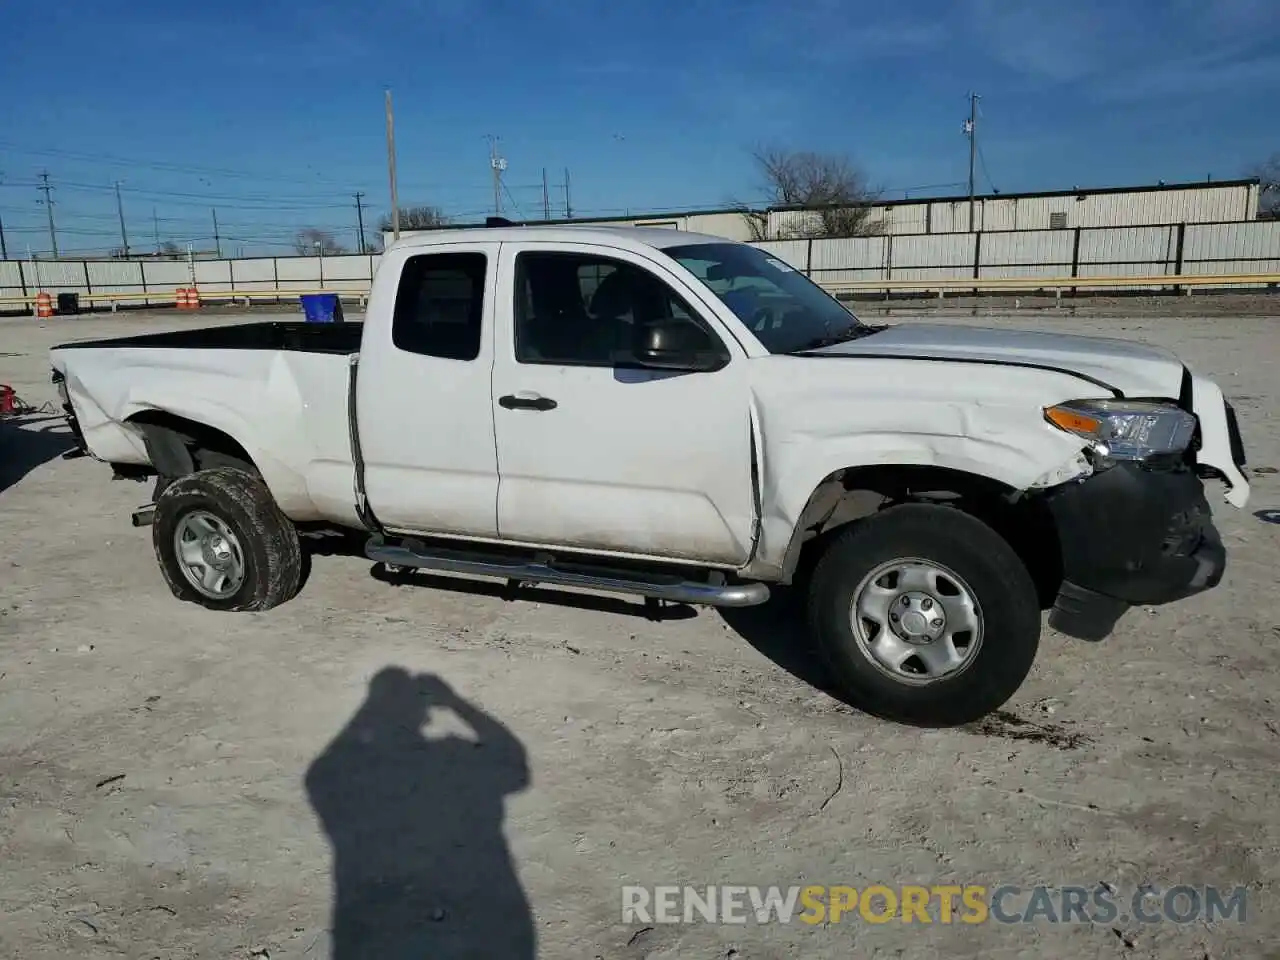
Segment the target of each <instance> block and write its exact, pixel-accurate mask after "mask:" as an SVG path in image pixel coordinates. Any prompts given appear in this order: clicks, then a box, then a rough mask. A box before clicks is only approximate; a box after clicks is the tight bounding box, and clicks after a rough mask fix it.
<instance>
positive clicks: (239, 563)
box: [151, 467, 302, 611]
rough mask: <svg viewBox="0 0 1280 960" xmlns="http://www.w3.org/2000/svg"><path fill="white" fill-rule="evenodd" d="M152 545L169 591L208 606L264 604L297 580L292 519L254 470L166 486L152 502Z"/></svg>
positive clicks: (191, 477) (288, 594) (224, 470)
mask: <svg viewBox="0 0 1280 960" xmlns="http://www.w3.org/2000/svg"><path fill="white" fill-rule="evenodd" d="M151 530H152V545H153V546H154V548H155V552H156V560H157V561H158V562H159V564H160V570H161V572H162V573H163V574H164V579H165V582H166V583H168V585H169V589H170V590H171V591H172V592H173V595H174V596H175V597H177V598H178V599H179V600H185V601H188V602H190V603H198V604H200V605H201V606H203V607H207V608H209V609H210V610H226V611H241V610H269V609H270V608H272V607H274V606H277V605H279V604H281V603H284V602H285V601H286V600H289V599H290V598H292V597H293V596H294V595H295V594H296V593H297V592H298V589H299V586H300V584H301V581H302V549H301V545H300V544H299V541H298V533H297V531H296V530H295V529H294V526H293V523H292V522H291V521H290V520H289V518H288V517H286V516H285V515H284V514H283V513H282V512H281V511H280V508H279V507H278V506H276V502H275V500H274V499H273V498H272V496H271V492H270V491H269V490H268V489H267V487H266V484H264V483H263V482H262V480H261V479H260V478H259V477H257V476H255V475H253V474H249V473H246V472H244V471H243V470H236V469H232V468H228V467H218V468H215V469H212V470H201V471H199V472H197V473H192V474H188V475H187V476H185V477H180V478H178V479H177V480H174V481H173V482H172V483H170V484H168V485H167V486H166V487H165V489H164V491H163V492H162V493H161V495H160V497H159V499H158V500H157V502H156V513H155V521H154V523H153V525H152V528H151Z"/></svg>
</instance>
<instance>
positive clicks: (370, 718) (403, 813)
mask: <svg viewBox="0 0 1280 960" xmlns="http://www.w3.org/2000/svg"><path fill="white" fill-rule="evenodd" d="M449 714H452V716H453V718H456V720H457V721H461V723H462V725H465V726H466V727H468V728H470V733H471V736H459V735H456V734H453V733H450V734H448V735H444V736H438V735H434V734H435V733H436V731H435V728H436V727H437V725H438V724H440V725H448V726H450V727H454V726H456V723H449V722H448V721H449V719H450V718H449V716H448V715H449ZM424 728H425V729H424ZM305 782H306V790H307V796H308V799H309V800H310V802H311V806H312V807H313V809H314V810H315V812H316V815H317V816H318V818H319V820H320V822H321V824H322V826H323V827H324V830H325V832H326V834H327V835H328V839H329V843H330V845H331V848H332V851H333V885H334V892H333V916H332V922H331V935H332V946H333V949H332V957H333V960H363V958H369V960H373V958H378V960H410V958H413V960H421V958H425V957H431V958H433V960H435V958H438V960H450V958H462V957H503V958H511V960H521V958H532V957H534V955H535V934H534V927H533V918H532V915H531V911H530V907H529V903H528V900H527V899H526V897H525V894H524V890H523V889H522V887H521V885H520V881H519V878H518V876H517V874H516V870H515V866H514V864H513V862H512V859H511V854H510V851H509V850H508V848H507V842H506V838H505V836H504V835H503V830H502V823H503V816H504V800H505V798H506V797H507V796H508V795H510V794H513V793H516V792H518V791H520V790H523V789H524V788H525V787H527V786H528V784H529V782H530V778H529V770H528V764H527V760H526V757H525V751H524V748H523V746H522V745H521V744H520V741H519V740H518V739H516V737H515V736H514V735H513V734H512V733H511V732H510V731H509V730H507V728H506V727H505V726H503V725H502V724H501V723H499V722H498V721H497V720H495V719H494V718H493V717H491V716H489V715H488V714H487V713H485V712H484V711H483V710H481V709H480V708H478V707H476V706H475V705H473V704H471V703H469V702H468V701H467V700H465V699H463V698H462V697H459V696H458V695H457V694H456V693H454V692H453V690H451V689H450V688H449V686H448V685H447V684H445V682H444V681H443V680H441V679H440V678H439V677H435V676H430V675H425V676H424V675H412V674H410V673H408V672H407V671H405V670H403V669H400V668H398V667H389V668H386V669H384V670H382V671H380V672H379V673H378V674H377V676H375V677H374V678H373V680H372V682H371V683H370V685H369V693H368V696H367V697H366V699H365V701H364V703H363V704H362V705H361V706H360V709H359V710H357V711H356V713H355V715H354V716H353V717H352V718H351V720H350V721H349V722H348V723H347V725H346V726H345V727H344V728H343V730H342V731H341V732H340V733H339V734H338V735H337V737H335V738H334V740H333V741H332V742H331V743H330V744H329V745H328V747H326V748H325V750H324V752H323V753H322V754H321V755H320V756H319V757H317V758H316V760H315V761H314V762H313V763H312V764H311V766H310V767H309V768H308V770H307V773H306V778H305Z"/></svg>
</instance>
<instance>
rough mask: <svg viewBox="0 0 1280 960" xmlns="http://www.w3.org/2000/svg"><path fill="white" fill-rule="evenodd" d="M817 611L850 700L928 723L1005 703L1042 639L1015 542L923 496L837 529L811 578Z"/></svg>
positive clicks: (964, 718) (828, 655) (819, 637)
mask: <svg viewBox="0 0 1280 960" xmlns="http://www.w3.org/2000/svg"><path fill="white" fill-rule="evenodd" d="M809 620H810V626H811V629H812V630H813V632H814V635H815V639H816V641H817V645H818V648H819V651H820V652H821V653H822V656H823V659H824V660H825V661H826V663H827V666H828V668H829V669H830V671H831V673H832V675H833V677H834V679H835V680H836V681H837V684H838V686H839V688H840V690H841V692H843V693H844V694H845V695H846V696H847V698H848V699H849V702H850V703H851V704H853V705H854V706H856V707H859V708H860V709H864V710H866V711H868V712H869V713H873V714H876V715H878V716H882V717H885V718H888V719H893V720H898V721H901V722H904V723H912V724H919V725H927V726H951V725H956V724H961V723H967V722H970V721H972V720H976V719H978V718H979V717H982V716H984V715H985V714H987V713H990V712H991V711H992V710H995V709H996V708H998V707H999V706H1000V705H1001V704H1003V703H1004V702H1005V701H1006V700H1008V699H1009V697H1011V696H1012V695H1013V694H1014V692H1015V691H1016V690H1017V689H1018V687H1019V686H1021V684H1022V681H1023V680H1024V679H1025V678H1026V675H1027V673H1028V671H1030V669H1031V664H1032V662H1033V661H1034V659H1035V655H1036V650H1037V648H1038V646H1039V642H1040V606H1039V601H1038V597H1037V594H1036V588H1035V584H1034V583H1033V582H1032V579H1031V577H1030V575H1029V574H1028V573H1027V570H1026V567H1025V566H1024V565H1023V563H1022V561H1021V560H1020V559H1019V557H1018V555H1017V554H1016V553H1015V552H1014V550H1013V548H1012V547H1010V546H1009V545H1008V544H1007V543H1006V542H1005V541H1004V540H1003V539H1002V538H1001V537H1000V536H999V534H997V533H996V532H995V531H993V530H992V529H991V528H990V527H988V526H987V525H986V524H984V523H982V522H981V521H980V520H977V519H976V518H974V517H972V516H969V515H968V514H965V513H962V512H961V511H959V510H956V509H954V508H951V507H941V506H933V505H926V504H904V505H901V506H897V507H891V508H889V509H888V510H885V511H882V512H880V513H877V514H874V515H873V516H871V517H868V518H866V519H865V520H861V521H859V522H857V523H855V524H853V525H851V526H850V527H849V529H848V530H846V531H845V532H844V533H842V534H840V535H839V536H837V538H836V539H835V540H834V541H833V542H832V543H831V544H830V546H829V547H828V548H827V550H826V552H825V553H824V555H823V556H822V558H821V559H820V560H819V561H818V565H817V567H816V568H815V569H814V573H813V577H812V579H811V580H810V584H809Z"/></svg>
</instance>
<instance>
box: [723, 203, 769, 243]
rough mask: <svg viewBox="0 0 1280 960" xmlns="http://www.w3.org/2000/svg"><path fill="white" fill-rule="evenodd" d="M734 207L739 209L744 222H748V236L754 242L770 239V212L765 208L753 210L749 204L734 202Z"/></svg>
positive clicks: (739, 214)
mask: <svg viewBox="0 0 1280 960" xmlns="http://www.w3.org/2000/svg"><path fill="white" fill-rule="evenodd" d="M732 206H733V209H735V210H737V211H738V216H740V217H742V222H743V223H744V224H746V227H747V236H749V237H750V238H751V242H752V243H758V242H759V241H761V240H768V239H769V214H768V211H765V210H753V209H752V208H751V207H750V206H749V205H748V204H745V203H734V204H732Z"/></svg>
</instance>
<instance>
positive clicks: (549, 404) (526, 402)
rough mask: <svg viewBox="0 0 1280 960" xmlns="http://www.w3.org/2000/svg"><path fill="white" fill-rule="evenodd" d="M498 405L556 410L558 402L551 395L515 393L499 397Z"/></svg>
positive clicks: (512, 408) (523, 408)
mask: <svg viewBox="0 0 1280 960" xmlns="http://www.w3.org/2000/svg"><path fill="white" fill-rule="evenodd" d="M498 406H500V407H503V408H504V409H507V410H554V409H555V408H556V402H555V401H554V400H552V399H551V398H550V397H542V396H538V395H537V394H536V393H535V394H514V393H508V394H507V395H506V396H503V397H499V398H498Z"/></svg>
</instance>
